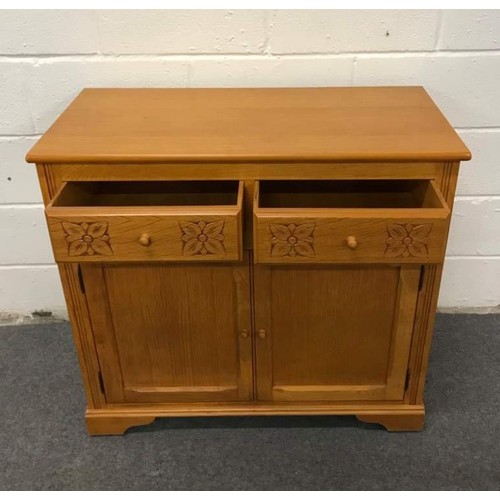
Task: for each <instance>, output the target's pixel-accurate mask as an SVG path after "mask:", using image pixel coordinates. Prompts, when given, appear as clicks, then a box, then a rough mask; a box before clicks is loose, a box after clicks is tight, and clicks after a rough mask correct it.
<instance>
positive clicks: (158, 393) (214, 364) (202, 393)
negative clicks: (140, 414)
mask: <svg viewBox="0 0 500 500" xmlns="http://www.w3.org/2000/svg"><path fill="white" fill-rule="evenodd" d="M82 271H83V280H84V284H85V290H86V295H87V302H88V305H89V310H90V315H91V319H92V327H93V331H94V336H95V339H96V347H97V352H98V355H99V359H100V362H101V370H102V377H103V382H104V387H105V389H106V401H107V402H108V403H125V402H137V403H140V402H157V403H161V402H164V401H210V400H214V401H237V400H250V399H252V394H253V388H252V368H251V365H252V338H251V337H250V336H248V335H241V334H242V332H249V331H250V330H251V320H250V282H249V268H248V258H247V259H246V263H243V264H234V265H232V264H199V265H188V264H182V265H177V264H151V265H150V266H147V265H145V264H141V265H136V264H120V265H93V264H86V265H83V266H82Z"/></svg>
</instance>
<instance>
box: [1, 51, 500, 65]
mask: <svg viewBox="0 0 500 500" xmlns="http://www.w3.org/2000/svg"><path fill="white" fill-rule="evenodd" d="M394 55H397V56H407V55H409V56H416V57H418V56H436V55H441V56H444V57H460V56H485V55H486V56H488V55H490V56H495V55H500V49H436V50H434V49H431V50H387V51H369V50H368V51H339V52H335V51H329V52H314V51H312V52H283V53H277V52H269V53H268V52H262V51H260V52H221V53H211V52H210V53H197V54H190V53H182V52H179V53H157V54H152V53H140V54H121V53H98V52H94V53H88V54H79V53H74V54H0V62H16V60H18V61H19V62H33V63H35V62H42V63H43V62H51V61H52V60H53V61H107V60H111V61H112V60H123V61H126V60H130V61H133V60H135V59H143V60H144V59H172V60H186V59H188V60H192V59H200V60H203V59H206V60H220V59H221V58H232V59H251V58H258V59H263V60H265V59H276V58H299V59H307V58H322V57H349V56H350V57H352V56H358V57H361V58H368V57H372V56H375V57H384V56H385V57H391V56H394Z"/></svg>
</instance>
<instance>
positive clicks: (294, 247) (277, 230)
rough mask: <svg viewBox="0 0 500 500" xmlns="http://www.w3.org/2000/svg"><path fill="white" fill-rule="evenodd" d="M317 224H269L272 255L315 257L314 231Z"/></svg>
mask: <svg viewBox="0 0 500 500" xmlns="http://www.w3.org/2000/svg"><path fill="white" fill-rule="evenodd" d="M315 227H316V224H313V223H304V224H299V225H295V224H286V225H285V224H269V230H270V231H271V235H272V236H271V257H286V256H290V257H295V256H297V255H300V256H301V257H314V238H313V233H314V229H315Z"/></svg>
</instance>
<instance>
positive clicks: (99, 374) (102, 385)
mask: <svg viewBox="0 0 500 500" xmlns="http://www.w3.org/2000/svg"><path fill="white" fill-rule="evenodd" d="M97 378H98V379H99V388H100V389H101V392H102V393H103V394H104V393H105V391H104V380H103V378H102V373H101V372H98V374H97Z"/></svg>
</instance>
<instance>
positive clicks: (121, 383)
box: [27, 87, 470, 435]
mask: <svg viewBox="0 0 500 500" xmlns="http://www.w3.org/2000/svg"><path fill="white" fill-rule="evenodd" d="M468 159H470V152H469V151H468V149H467V148H466V146H465V145H464V144H463V143H462V141H461V140H460V138H459V137H458V136H457V134H456V133H455V131H454V130H453V128H452V127H451V126H450V125H449V123H448V122H447V121H446V119H445V118H444V116H443V115H442V114H441V112H440V111H439V109H438V108H437V107H436V105H435V104H434V103H433V101H432V100H431V98H430V97H429V96H428V94H427V93H426V91H425V90H424V89H423V88H422V87H365V88H363V87H355V88H296V89H285V88H274V89H85V90H83V91H82V92H81V93H80V94H79V95H78V96H77V97H76V99H75V100H74V101H73V102H72V103H71V104H70V106H69V107H68V108H67V109H66V110H65V111H64V112H63V113H62V115H61V116H60V117H59V118H58V119H57V121H56V122H55V123H54V125H53V126H52V127H51V128H50V129H49V130H48V132H47V133H46V134H45V135H44V136H43V137H42V138H41V139H40V140H39V141H38V143H37V144H36V145H35V146H34V148H33V149H32V150H31V151H30V152H29V153H28V155H27V161H28V162H31V163H36V166H37V172H38V177H39V180H40V185H41V189H42V193H43V199H44V204H45V212H46V218H47V224H48V229H49V233H50V238H51V242H52V247H53V252H54V257H55V260H56V262H57V265H58V267H59V272H60V275H61V280H62V284H63V288H64V293H65V297H66V302H67V306H68V310H69V316H70V320H71V325H72V330H73V335H74V340H75V344H76V348H77V352H78V357H79V361H80V367H81V373H82V378H83V383H84V387H85V392H86V396H87V410H86V422H87V429H88V432H89V433H90V434H92V435H94V434H96V435H98V434H122V433H123V432H125V431H126V430H127V429H128V428H129V427H132V426H136V425H144V424H148V423H150V422H152V421H153V420H154V419H155V418H156V417H176V416H208V415H219V416H220V415H319V414H322V415H355V416H356V417H357V418H358V419H360V420H362V421H364V422H370V423H378V424H381V425H383V426H384V427H385V428H387V429H388V430H393V431H413V430H420V429H422V427H423V423H424V400H423V396H424V383H425V377H426V372H427V365H428V359H429V351H430V345H431V338H432V330H433V324H434V316H435V310H436V305H437V299H438V292H439V285H440V279H441V271H442V266H443V260H444V255H445V249H446V241H447V236H448V228H449V223H450V215H451V210H452V207H453V199H454V194H455V186H456V181H457V176H458V169H459V163H460V161H461V160H468Z"/></svg>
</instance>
